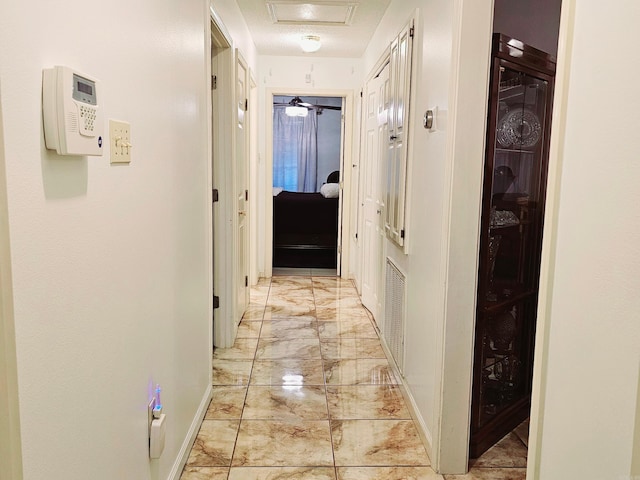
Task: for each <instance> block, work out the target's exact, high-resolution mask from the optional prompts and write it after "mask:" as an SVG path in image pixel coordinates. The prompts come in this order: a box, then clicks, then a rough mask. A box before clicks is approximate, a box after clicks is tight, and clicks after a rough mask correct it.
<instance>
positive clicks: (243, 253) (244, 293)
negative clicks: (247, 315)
mask: <svg viewBox="0 0 640 480" xmlns="http://www.w3.org/2000/svg"><path fill="white" fill-rule="evenodd" d="M248 79H249V72H248V69H247V65H246V63H245V62H244V60H243V59H242V57H240V56H239V55H238V56H237V62H236V107H237V112H238V113H237V119H238V123H237V125H236V172H235V178H236V188H235V192H236V203H237V210H238V228H237V259H236V287H237V310H236V311H237V315H238V317H237V318H236V320H237V321H240V319H241V318H242V315H243V314H244V311H245V310H246V309H247V305H248V304H249V281H248V279H249V221H248V220H247V215H248V206H249V202H248V195H249V192H248V176H247V175H248V172H249V165H248V164H249V155H248V149H247V139H248V134H247V128H248V125H249V122H248V119H247V106H248V98H249V94H248V91H247V85H248Z"/></svg>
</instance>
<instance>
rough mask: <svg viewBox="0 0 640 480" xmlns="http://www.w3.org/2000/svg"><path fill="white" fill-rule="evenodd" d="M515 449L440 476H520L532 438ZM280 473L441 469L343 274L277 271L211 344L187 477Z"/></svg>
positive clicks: (366, 474)
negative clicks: (205, 394) (209, 390)
mask: <svg viewBox="0 0 640 480" xmlns="http://www.w3.org/2000/svg"><path fill="white" fill-rule="evenodd" d="M511 435H512V436H513V435H515V434H513V433H512V434H511ZM507 438H509V437H507ZM514 438H515V442H516V443H517V442H518V440H517V437H514ZM514 438H510V439H509V441H510V443H509V445H510V446H512V444H513V442H514ZM505 440H506V439H505ZM501 443H502V442H501ZM498 447H499V446H496V447H495V448H498ZM492 450H494V449H492ZM492 450H490V452H491V451H492ZM502 450H503V449H502V448H499V449H498V452H497V453H498V456H500V457H503V456H504V452H503V451H502ZM523 451H524V457H523V456H522V452H523ZM490 452H487V453H488V454H489V453H490ZM516 453H519V454H520V455H519V458H518V459H517V460H518V461H517V464H514V463H510V464H509V465H508V466H509V467H512V468H505V469H492V468H489V469H486V467H491V466H492V465H491V461H490V460H489V461H488V462H487V461H485V462H484V463H481V464H480V465H478V466H483V467H485V469H483V470H484V471H479V472H478V471H477V472H476V474H477V476H472V475H468V476H462V477H451V476H446V477H445V478H447V479H448V478H460V479H462V478H468V479H473V478H478V479H524V469H523V468H513V467H522V466H523V465H522V461H523V460H524V462H526V449H525V448H523V445H520V449H519V450H518V448H517V445H516ZM509 455H511V456H512V455H513V452H510V453H509ZM494 457H495V453H494ZM502 460H504V458H502ZM512 460H513V458H511V460H510V461H512ZM280 478H286V479H313V480H315V479H321V480H329V479H333V480H336V479H338V480H356V479H357V480H360V479H372V480H376V479H380V480H383V479H384V480H392V479H416V480H438V479H439V480H442V479H443V477H442V476H441V475H437V474H436V473H434V471H433V470H432V469H431V468H430V460H429V458H428V456H427V454H426V452H425V449H424V447H423V444H422V442H421V440H420V438H419V436H418V432H417V430H416V427H415V426H414V423H413V421H412V419H411V416H410V414H409V410H408V409H407V407H406V404H405V401H404V399H403V396H402V394H401V392H400V387H399V386H398V380H397V377H396V376H395V374H394V372H393V369H392V368H391V366H390V364H389V362H388V361H387V359H386V357H385V354H384V351H383V349H382V347H381V345H380V342H379V340H378V335H377V333H376V330H375V328H374V327H373V323H372V320H371V318H370V317H369V314H368V312H367V310H366V309H364V307H362V305H361V303H360V300H359V297H358V295H357V292H356V289H355V288H354V287H353V284H352V283H351V282H350V281H347V280H343V279H341V278H338V277H321V276H310V275H309V276H274V277H273V278H272V280H271V281H269V280H266V279H262V280H261V281H260V283H259V285H258V286H257V287H255V288H253V289H252V292H251V305H250V307H249V309H248V311H247V312H246V314H245V315H244V318H243V321H242V322H241V324H240V327H239V331H238V336H237V340H236V342H235V345H234V346H233V347H232V348H229V349H216V350H215V351H214V359H213V399H212V402H211V404H210V406H209V409H208V411H207V414H206V416H205V419H204V421H203V423H202V426H201V429H200V432H199V434H198V436H197V439H196V441H195V444H194V446H193V449H192V451H191V454H190V456H189V459H188V461H187V465H186V467H185V469H184V472H183V474H182V477H181V479H182V480H204V479H207V480H217V479H221V480H222V479H224V480H227V479H229V480H250V479H259V480H266V479H280Z"/></svg>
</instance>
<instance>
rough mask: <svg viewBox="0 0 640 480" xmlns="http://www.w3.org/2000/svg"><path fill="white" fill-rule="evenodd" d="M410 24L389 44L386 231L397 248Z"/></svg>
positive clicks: (403, 187) (401, 209)
mask: <svg viewBox="0 0 640 480" xmlns="http://www.w3.org/2000/svg"><path fill="white" fill-rule="evenodd" d="M413 31H414V30H413V22H411V23H409V24H408V25H407V26H405V27H404V28H403V29H402V31H401V32H400V34H399V35H398V37H397V38H396V39H395V40H394V42H393V43H392V44H391V57H390V60H391V63H390V66H391V72H390V75H391V100H390V106H389V134H388V136H387V140H388V142H387V170H386V184H385V203H386V205H387V210H386V215H385V230H386V232H387V235H388V236H389V238H391V239H392V240H393V241H394V242H395V243H397V244H398V245H403V244H404V210H405V192H406V177H407V138H406V134H407V131H408V128H407V126H408V120H409V99H410V95H411V59H412V51H413Z"/></svg>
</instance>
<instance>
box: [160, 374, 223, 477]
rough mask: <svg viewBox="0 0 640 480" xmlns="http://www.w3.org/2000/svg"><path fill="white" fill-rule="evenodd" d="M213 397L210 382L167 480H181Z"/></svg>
mask: <svg viewBox="0 0 640 480" xmlns="http://www.w3.org/2000/svg"><path fill="white" fill-rule="evenodd" d="M211 395H212V388H211V382H209V386H208V387H207V389H206V390H205V392H204V396H203V397H202V401H201V402H200V405H199V406H198V410H197V411H196V414H195V416H194V417H193V422H191V426H190V427H189V430H188V431H187V435H186V437H185V439H184V442H182V447H180V452H178V457H177V459H176V463H174V465H173V468H172V469H171V472H170V473H169V476H168V477H167V478H169V479H172V480H180V476H181V475H182V469H183V468H184V466H185V464H186V463H187V460H188V459H189V454H190V453H191V448H192V447H193V443H194V442H195V441H196V436H197V435H198V431H200V425H202V420H204V416H205V415H206V413H207V408H208V407H209V403H210V402H211Z"/></svg>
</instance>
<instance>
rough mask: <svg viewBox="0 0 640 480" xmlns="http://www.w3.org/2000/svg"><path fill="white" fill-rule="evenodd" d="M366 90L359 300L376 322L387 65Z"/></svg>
mask: <svg viewBox="0 0 640 480" xmlns="http://www.w3.org/2000/svg"><path fill="white" fill-rule="evenodd" d="M366 92H367V93H366V100H365V105H364V108H365V121H364V128H365V135H364V138H365V140H364V155H363V161H362V170H363V172H362V173H363V185H362V192H363V195H362V203H363V205H362V207H363V231H362V240H363V245H362V257H363V258H362V303H363V304H364V306H365V307H367V308H368V309H369V310H370V311H371V313H372V314H373V316H374V317H375V318H376V320H377V321H379V320H380V317H381V314H382V298H381V293H382V292H381V290H382V289H381V279H382V263H383V262H382V252H383V250H382V247H383V241H384V235H385V232H384V208H385V204H384V200H383V196H382V184H381V182H382V172H381V167H382V161H381V159H382V158H383V155H385V154H386V149H385V146H386V144H387V141H386V139H387V137H388V129H389V122H388V120H389V119H388V112H389V66H388V65H386V66H385V67H383V69H382V71H381V72H380V73H379V74H378V75H377V76H376V77H375V78H373V79H371V80H370V81H369V82H368V83H367V88H366ZM379 327H381V325H379Z"/></svg>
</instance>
